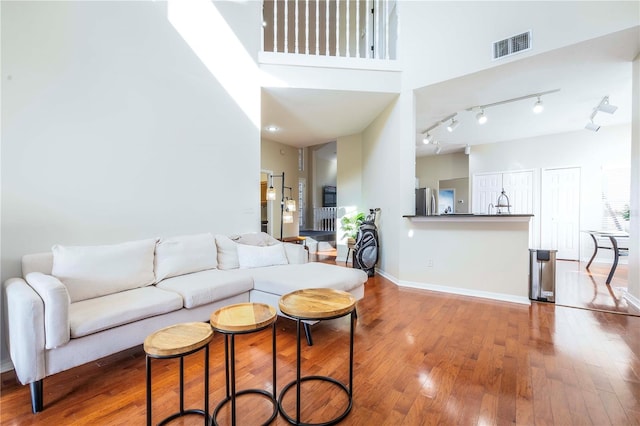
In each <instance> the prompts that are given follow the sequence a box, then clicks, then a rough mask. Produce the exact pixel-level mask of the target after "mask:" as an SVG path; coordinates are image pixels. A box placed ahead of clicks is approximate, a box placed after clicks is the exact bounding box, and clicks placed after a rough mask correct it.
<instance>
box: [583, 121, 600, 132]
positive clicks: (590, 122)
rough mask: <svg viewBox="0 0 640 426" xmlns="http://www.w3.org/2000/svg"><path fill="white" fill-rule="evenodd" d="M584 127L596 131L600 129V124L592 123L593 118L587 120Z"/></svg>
mask: <svg viewBox="0 0 640 426" xmlns="http://www.w3.org/2000/svg"><path fill="white" fill-rule="evenodd" d="M584 128H585V129H587V130H591V131H592V132H597V131H598V130H600V126H599V125H598V124H596V123H594V122H593V120H591V121H589V122H588V123H587V125H586V126H584Z"/></svg>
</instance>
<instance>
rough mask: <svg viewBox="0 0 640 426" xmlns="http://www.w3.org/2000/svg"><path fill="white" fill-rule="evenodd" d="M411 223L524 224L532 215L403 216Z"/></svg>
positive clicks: (460, 214)
mask: <svg viewBox="0 0 640 426" xmlns="http://www.w3.org/2000/svg"><path fill="white" fill-rule="evenodd" d="M402 217H405V218H407V219H409V220H410V221H412V222H488V221H491V222H501V221H502V222H524V221H529V220H530V219H531V218H532V217H533V215H532V214H474V213H454V214H442V215H433V216H416V215H404V216H402Z"/></svg>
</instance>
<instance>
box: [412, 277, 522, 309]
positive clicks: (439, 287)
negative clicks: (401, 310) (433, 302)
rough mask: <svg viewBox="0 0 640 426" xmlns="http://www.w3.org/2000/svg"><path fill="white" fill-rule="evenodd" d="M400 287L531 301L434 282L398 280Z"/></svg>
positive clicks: (486, 297) (519, 301) (506, 300)
mask: <svg viewBox="0 0 640 426" xmlns="http://www.w3.org/2000/svg"><path fill="white" fill-rule="evenodd" d="M399 285H400V287H409V288H417V289H422V290H431V291H437V292H440V293H450V294H458V295H460V296H471V297H479V298H481V299H491V300H498V301H501V302H511V303H518V304H521V305H530V304H531V301H530V300H529V298H528V297H522V296H514V295H512V294H504V293H493V292H490V291H481V290H471V289H468V288H459V287H449V286H442V285H436V284H428V283H418V282H413V281H400V284H399Z"/></svg>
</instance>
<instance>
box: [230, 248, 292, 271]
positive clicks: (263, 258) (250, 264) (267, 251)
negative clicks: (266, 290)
mask: <svg viewBox="0 0 640 426" xmlns="http://www.w3.org/2000/svg"><path fill="white" fill-rule="evenodd" d="M237 250H238V264H239V266H240V269H248V268H260V267H263V266H274V265H286V264H288V263H289V262H288V261H287V254H286V253H285V250H284V244H277V245H273V246H250V245H246V244H238V245H237Z"/></svg>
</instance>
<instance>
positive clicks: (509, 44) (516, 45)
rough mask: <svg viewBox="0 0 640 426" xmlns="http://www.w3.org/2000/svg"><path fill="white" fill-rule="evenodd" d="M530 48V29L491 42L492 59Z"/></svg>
mask: <svg viewBox="0 0 640 426" xmlns="http://www.w3.org/2000/svg"><path fill="white" fill-rule="evenodd" d="M529 49H531V31H527V32H526V33H522V34H518V35H514V36H511V37H509V38H505V39H504V40H500V41H496V42H494V43H493V59H500V58H504V57H505V56H509V55H513V54H515V53H518V52H523V51H525V50H529Z"/></svg>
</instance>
